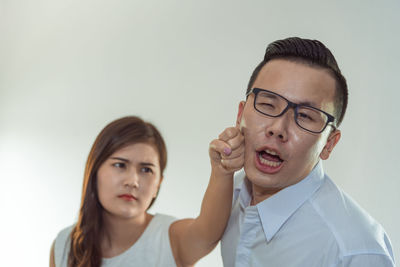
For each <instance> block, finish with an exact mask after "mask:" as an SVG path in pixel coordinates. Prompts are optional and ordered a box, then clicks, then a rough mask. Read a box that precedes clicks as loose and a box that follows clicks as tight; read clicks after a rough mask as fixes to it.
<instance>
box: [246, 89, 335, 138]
mask: <svg viewBox="0 0 400 267" xmlns="http://www.w3.org/2000/svg"><path fill="white" fill-rule="evenodd" d="M259 92H267V93H269V94H273V95H276V96H278V97H280V98H283V99H284V100H286V102H287V106H286V108H284V109H283V110H282V112H281V113H279V114H278V115H275V116H273V115H269V114H266V113H264V112H262V111H260V110H258V109H257V107H256V100H257V95H258V93H259ZM251 93H254V101H253V106H254V109H255V110H257V112H259V113H261V114H263V115H266V116H268V117H272V118H277V117H280V116H282V115H283V114H285V113H286V111H288V110H289V108H293V110H294V121H295V122H296V124H297V126H299V127H300V128H302V129H304V130H306V131H308V132H311V133H316V134H319V133H322V132H323V131H324V130H325V128H326V126H328V125H330V126H332V128H333V129H334V130H336V126H335V125H334V122H335V117H334V116H332V115H331V114H329V113H327V112H325V111H323V110H320V109H318V108H315V107H313V106H309V105H304V104H296V103H294V102H292V101H290V100H288V99H286V98H285V97H284V96H281V95H280V94H277V93H274V92H271V91H269V90H265V89H261V88H252V89H251V90H250V91H249V92H248V93H247V94H246V98H247V97H248V96H249V95H250V94H251ZM299 107H307V108H310V109H314V110H317V111H319V112H322V113H323V114H325V115H326V116H327V117H328V120H327V121H326V123H325V126H324V127H323V128H322V130H321V131H311V130H309V129H306V128H304V127H302V126H301V125H300V124H299V123H298V122H297V116H298V113H297V111H298V108H299Z"/></svg>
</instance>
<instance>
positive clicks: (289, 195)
mask: <svg viewBox="0 0 400 267" xmlns="http://www.w3.org/2000/svg"><path fill="white" fill-rule="evenodd" d="M239 176H241V177H242V179H241V180H242V181H243V182H241V183H237V184H236V183H235V198H237V197H238V196H239V194H240V199H239V201H240V204H241V206H242V207H243V208H246V207H248V206H249V205H250V201H251V194H250V192H251V189H250V188H249V181H248V180H247V178H246V177H245V175H244V172H243V174H242V175H239ZM323 179H324V170H323V168H322V163H321V161H319V162H318V163H317V165H316V166H315V167H314V169H313V170H312V171H311V172H310V173H309V174H308V175H307V176H306V178H304V179H303V180H301V181H300V182H298V183H296V184H294V185H291V186H289V187H286V188H284V189H282V190H281V191H279V192H278V193H276V194H274V195H273V196H271V197H269V198H267V199H266V200H264V201H262V202H260V203H258V204H257V205H256V207H257V210H258V213H259V215H260V219H261V224H262V227H263V230H264V234H265V238H266V239H267V242H269V241H270V240H271V239H272V238H273V237H274V236H275V234H276V233H277V232H278V231H279V229H280V228H281V227H282V225H283V224H284V223H285V222H286V221H287V219H289V217H290V216H291V215H292V214H293V213H294V212H295V211H296V210H297V209H299V208H300V206H301V205H303V203H304V202H306V201H307V200H308V199H309V198H310V197H311V196H312V195H313V194H314V192H315V191H317V189H318V188H319V187H320V186H321V184H322V182H323Z"/></svg>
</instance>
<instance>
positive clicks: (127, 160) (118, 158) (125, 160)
mask: <svg viewBox="0 0 400 267" xmlns="http://www.w3.org/2000/svg"><path fill="white" fill-rule="evenodd" d="M110 159H116V160H120V161H123V162H129V159H125V158H120V157H111V158H110Z"/></svg>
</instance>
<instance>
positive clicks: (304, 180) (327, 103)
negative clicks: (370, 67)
mask: <svg viewBox="0 0 400 267" xmlns="http://www.w3.org/2000/svg"><path fill="white" fill-rule="evenodd" d="M246 98H247V99H246V101H243V102H241V103H240V104H239V112H238V115H237V127H240V129H241V131H242V132H243V135H244V139H245V154H244V155H245V157H244V172H243V171H242V172H239V173H237V174H236V176H235V187H234V199H233V206H232V213H231V217H230V219H229V223H228V225H227V227H226V230H225V233H224V236H223V238H222V243H221V252H222V257H223V263H224V266H228V267H230V266H237V267H239V266H243V267H244V266H246V267H248V266H276V267H292V266H296V267H297V266H298V267H311V266H315V267H321V266H329V267H333V266H359V267H365V266H379V267H382V266H394V257H393V252H392V248H391V244H390V241H389V238H388V236H387V235H386V233H385V231H384V230H383V228H382V227H381V226H380V225H379V224H378V223H377V222H376V221H374V220H373V219H372V218H371V217H370V216H369V215H368V214H367V213H366V212H365V211H364V210H362V209H361V208H360V207H359V206H358V205H357V204H356V203H355V202H354V201H353V200H352V199H350V198H349V197H348V196H347V195H346V194H345V193H344V192H342V191H341V190H340V189H339V188H338V187H336V185H335V184H334V183H333V181H332V180H331V179H330V178H329V177H328V176H326V175H325V174H324V171H323V168H322V163H321V161H320V159H322V160H326V159H328V158H329V155H330V153H331V152H332V150H333V149H334V147H335V145H336V144H337V143H338V141H339V139H340V136H341V132H340V130H339V129H338V127H339V125H340V123H341V122H342V119H343V117H344V114H345V111H346V106H347V85H346V80H345V78H344V77H343V76H342V74H341V72H340V69H339V67H338V65H337V63H336V60H335V58H334V56H333V55H332V54H331V52H330V51H329V49H328V48H326V47H325V46H324V45H323V44H322V43H321V42H319V41H316V40H308V39H301V38H288V39H285V40H279V41H276V42H273V43H271V44H270V45H269V46H268V47H267V50H266V54H265V57H264V60H263V61H262V62H261V63H260V64H259V65H258V66H257V68H256V69H255V70H254V72H253V74H252V76H251V79H250V82H249V85H248V88H247V93H246Z"/></svg>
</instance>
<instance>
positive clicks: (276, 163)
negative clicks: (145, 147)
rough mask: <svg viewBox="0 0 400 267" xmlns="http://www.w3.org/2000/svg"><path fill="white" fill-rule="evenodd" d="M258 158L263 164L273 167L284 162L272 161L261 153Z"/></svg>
mask: <svg viewBox="0 0 400 267" xmlns="http://www.w3.org/2000/svg"><path fill="white" fill-rule="evenodd" d="M268 153H269V152H268ZM258 158H259V159H260V162H261V163H262V164H264V165H268V166H271V167H278V166H279V165H281V164H282V162H281V161H270V160H267V159H264V158H263V157H261V155H259V156H258Z"/></svg>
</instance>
